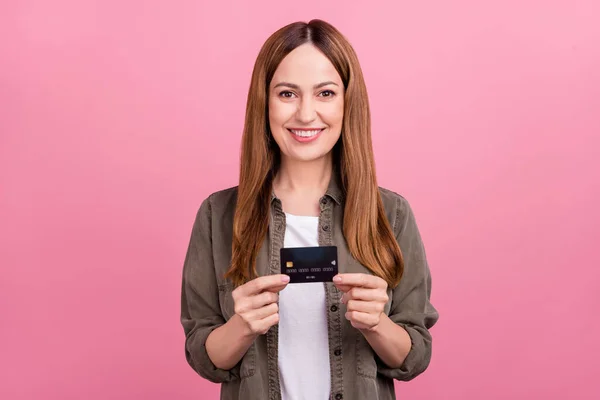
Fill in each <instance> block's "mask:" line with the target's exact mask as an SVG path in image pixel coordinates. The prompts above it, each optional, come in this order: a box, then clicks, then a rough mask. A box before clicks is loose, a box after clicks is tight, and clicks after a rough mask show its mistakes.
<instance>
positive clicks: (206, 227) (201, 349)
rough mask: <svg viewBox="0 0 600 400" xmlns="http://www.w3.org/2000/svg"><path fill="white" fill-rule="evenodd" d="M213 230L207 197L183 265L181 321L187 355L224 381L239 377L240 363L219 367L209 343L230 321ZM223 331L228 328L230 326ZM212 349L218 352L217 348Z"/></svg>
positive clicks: (203, 373) (202, 373)
mask: <svg viewBox="0 0 600 400" xmlns="http://www.w3.org/2000/svg"><path fill="white" fill-rule="evenodd" d="M211 230H212V227H211V208H210V199H206V200H205V201H204V202H203V203H202V205H201V206H200V209H199V211H198V213H197V215H196V220H195V222H194V226H193V228H192V235H191V239H190V243H189V246H188V250H187V254H186V257H185V262H184V266H183V277H182V289H181V324H182V326H183V329H184V332H185V355H186V359H187V362H188V363H189V365H190V366H191V367H192V368H193V369H194V370H195V371H196V372H197V373H198V374H199V375H200V376H202V377H203V378H205V379H208V380H210V381H211V382H215V383H222V382H228V381H231V380H233V379H236V378H237V377H239V367H237V368H229V369H227V368H219V367H218V366H217V365H216V364H215V363H213V361H212V359H211V358H210V357H209V354H208V350H207V347H206V342H207V338H208V337H209V335H210V334H211V333H212V332H213V331H215V330H216V329H218V328H219V327H222V326H225V325H227V324H225V320H224V318H223V316H222V314H221V307H220V304H219V292H218V286H217V279H216V275H215V269H214V264H213V256H212V241H211ZM234 324H235V322H234V323H233V324H229V326H232V325H234ZM221 331H225V332H228V331H229V329H228V328H224V329H222V330H221ZM238 343H239V342H238ZM211 353H213V354H214V352H213V351H211ZM219 361H222V360H217V362H218V363H219V364H220V365H222V366H224V365H225V364H226V363H223V364H221V363H220V362H219ZM228 366H229V365H228Z"/></svg>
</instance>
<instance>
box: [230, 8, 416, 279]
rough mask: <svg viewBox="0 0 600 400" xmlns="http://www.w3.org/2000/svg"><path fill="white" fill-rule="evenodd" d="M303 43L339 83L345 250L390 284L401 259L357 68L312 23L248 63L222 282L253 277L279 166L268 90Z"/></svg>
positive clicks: (338, 43) (324, 26) (285, 31)
mask: <svg viewBox="0 0 600 400" xmlns="http://www.w3.org/2000/svg"><path fill="white" fill-rule="evenodd" d="M305 43H311V44H313V45H314V46H315V47H317V48H318V49H319V50H320V51H321V52H323V53H324V54H325V56H327V57H328V58H329V60H330V61H331V63H332V64H333V65H334V67H335V69H336V70H337V72H338V74H339V75H340V77H341V78H342V82H343V83H344V88H345V94H344V119H343V124H342V134H341V137H340V139H339V141H338V143H337V144H336V146H335V151H334V163H335V164H336V165H338V166H339V173H340V178H341V183H342V189H343V190H344V192H345V203H344V221H343V224H344V225H343V232H344V237H345V238H346V242H347V243H348V248H349V250H350V253H351V254H352V256H353V257H354V258H355V259H356V260H358V261H359V262H360V263H361V264H363V265H364V266H366V267H367V268H368V269H369V270H371V271H372V272H373V273H374V274H375V275H377V276H379V277H381V278H383V279H384V280H385V281H386V282H387V283H388V285H389V286H391V287H394V286H396V285H397V284H398V282H399V281H400V278H401V277H402V273H403V271H404V261H403V259H402V253H401V251H400V247H399V246H398V243H397V242H396V238H395V237H394V233H393V232H392V229H391V227H390V224H389V222H388V220H387V217H386V214H385V210H384V207H383V202H382V200H381V195H380V193H379V188H378V185H377V179H376V176H375V160H374V156H373V147H372V143H371V114H370V110H369V101H368V97H367V88H366V85H365V82H364V78H363V75H362V70H361V68H360V64H359V62H358V58H357V56H356V53H355V52H354V49H353V48H352V46H351V45H350V43H349V42H348V40H346V38H345V37H344V36H343V35H342V34H341V33H340V32H339V31H338V30H337V29H336V28H334V27H333V26H332V25H330V24H329V23H327V22H325V21H322V20H318V19H314V20H312V21H310V22H309V23H304V22H295V23H292V24H290V25H287V26H285V27H283V28H281V29H279V30H278V31H277V32H275V33H274V34H273V35H271V37H269V38H268V39H267V41H266V42H265V44H264V45H263V47H262V48H261V50H260V52H259V54H258V57H257V59H256V63H255V64H254V70H253V72H252V80H251V83H250V89H249V91H248V99H247V103H246V120H245V125H244V134H243V137H242V151H241V157H240V181H239V186H238V194H237V196H238V197H237V205H236V210H235V215H234V221H233V245H232V246H233V247H232V260H231V267H230V269H229V271H228V272H227V274H226V277H227V278H231V279H232V281H233V283H234V285H236V286H238V285H241V284H243V283H245V282H247V281H249V280H250V279H253V278H254V277H256V276H257V272H256V257H257V254H258V251H259V249H260V246H261V245H262V243H263V240H264V238H265V236H266V234H267V229H268V226H269V209H270V200H271V191H272V187H273V178H274V176H275V173H276V172H277V168H278V166H279V148H278V147H277V144H276V143H275V140H274V139H273V137H272V135H271V131H270V128H269V118H268V90H269V85H270V83H271V79H272V78H273V75H274V74H275V70H276V69H277V66H278V65H279V63H280V62H281V61H282V60H283V58H284V57H285V56H286V55H287V54H289V53H290V52H291V51H292V50H294V49H295V48H296V47H298V46H300V45H302V44H305Z"/></svg>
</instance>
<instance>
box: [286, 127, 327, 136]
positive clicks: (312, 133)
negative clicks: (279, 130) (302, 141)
mask: <svg viewBox="0 0 600 400" xmlns="http://www.w3.org/2000/svg"><path fill="white" fill-rule="evenodd" d="M290 130H291V131H292V133H293V134H294V135H297V136H300V137H312V136H315V135H316V134H318V133H319V132H321V130H322V129H318V130H316V131H297V130H294V129H290Z"/></svg>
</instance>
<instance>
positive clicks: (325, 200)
mask: <svg viewBox="0 0 600 400" xmlns="http://www.w3.org/2000/svg"><path fill="white" fill-rule="evenodd" d="M321 204H323V205H325V204H327V199H326V198H325V197H323V198H322V199H321Z"/></svg>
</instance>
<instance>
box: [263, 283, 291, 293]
mask: <svg viewBox="0 0 600 400" xmlns="http://www.w3.org/2000/svg"><path fill="white" fill-rule="evenodd" d="M287 285H288V284H287V283H282V284H281V285H279V286H273V287H270V288H267V289H265V290H264V291H265V292H271V293H279V292H281V291H282V290H283V289H285V287H286V286H287Z"/></svg>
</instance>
